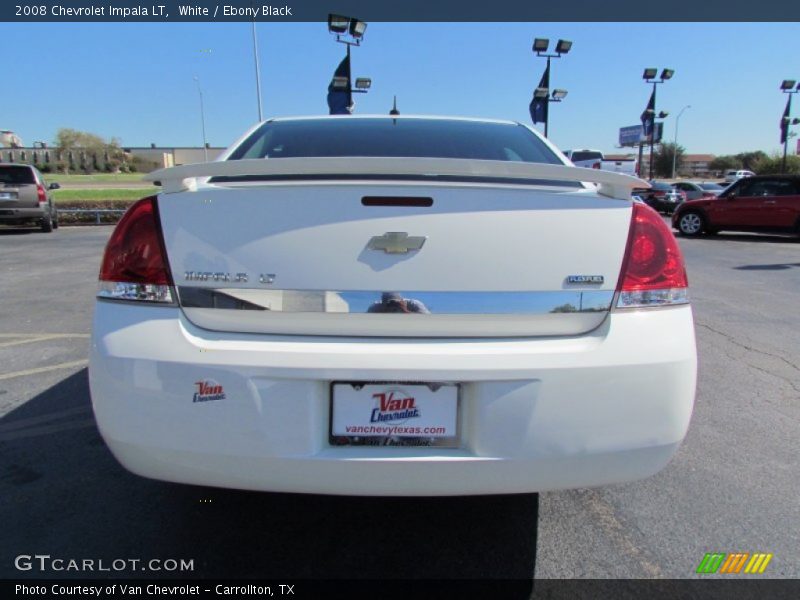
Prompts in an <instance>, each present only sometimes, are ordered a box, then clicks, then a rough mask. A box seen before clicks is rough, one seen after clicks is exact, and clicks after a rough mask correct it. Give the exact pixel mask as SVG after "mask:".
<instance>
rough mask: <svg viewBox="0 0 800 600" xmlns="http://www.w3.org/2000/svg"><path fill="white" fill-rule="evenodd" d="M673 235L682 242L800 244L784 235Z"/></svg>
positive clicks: (675, 232)
mask: <svg viewBox="0 0 800 600" xmlns="http://www.w3.org/2000/svg"><path fill="white" fill-rule="evenodd" d="M672 233H673V234H675V237H678V238H681V239H684V240H692V239H694V240H708V241H717V242H750V243H753V242H759V243H763V244H791V243H793V242H800V237H797V236H794V235H791V234H786V235H779V234H767V233H718V234H715V235H708V234H703V235H702V236H700V237H687V236H685V235H681V234H680V233H678V232H677V231H675V230H673V232H672Z"/></svg>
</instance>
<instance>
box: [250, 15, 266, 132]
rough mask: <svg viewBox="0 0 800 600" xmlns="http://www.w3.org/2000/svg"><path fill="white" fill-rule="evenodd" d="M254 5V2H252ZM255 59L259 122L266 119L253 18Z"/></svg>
mask: <svg viewBox="0 0 800 600" xmlns="http://www.w3.org/2000/svg"><path fill="white" fill-rule="evenodd" d="M251 5H252V3H251ZM253 59H254V60H255V63H256V99H257V102H258V121H259V123H260V122H261V121H263V120H264V116H263V114H262V113H261V69H260V68H259V65H258V39H257V38H256V20H255V18H254V19H253Z"/></svg>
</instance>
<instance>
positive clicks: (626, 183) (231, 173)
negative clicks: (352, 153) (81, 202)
mask: <svg viewBox="0 0 800 600" xmlns="http://www.w3.org/2000/svg"><path fill="white" fill-rule="evenodd" d="M258 175H295V176H296V175H300V176H302V175H314V176H317V177H318V176H325V175H331V176H333V175H336V176H341V175H353V176H358V175H404V176H408V175H422V176H425V175H427V176H435V175H441V176H449V177H458V176H462V177H491V178H494V179H496V178H503V179H509V180H514V179H549V180H557V181H577V182H585V183H594V184H597V185H598V186H599V189H598V193H599V194H602V195H603V196H608V197H609V198H619V199H621V200H630V198H631V190H633V188H649V187H650V184H649V183H647V182H646V181H643V180H641V179H638V178H636V177H631V176H630V175H623V174H621V173H614V172H611V171H602V170H599V169H585V168H583V167H572V166H566V165H551V164H542V163H526V162H512V161H502V160H468V159H460V158H383V157H381V158H376V157H346V158H340V157H336V158H275V159H263V158H255V159H245V160H224V161H214V162H206V163H197V164H191V165H181V166H179V167H170V168H168V169H159V170H158V171H153V172H152V173H148V174H147V175H145V177H144V180H145V181H154V182H160V183H161V185H162V186H163V192H164V193H165V194H171V193H175V192H183V191H194V190H196V189H197V179H202V178H205V177H240V176H258ZM510 183H511V182H510Z"/></svg>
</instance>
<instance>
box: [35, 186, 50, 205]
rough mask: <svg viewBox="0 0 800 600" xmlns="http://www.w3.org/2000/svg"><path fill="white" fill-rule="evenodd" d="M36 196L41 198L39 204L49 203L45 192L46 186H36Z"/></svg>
mask: <svg viewBox="0 0 800 600" xmlns="http://www.w3.org/2000/svg"><path fill="white" fill-rule="evenodd" d="M36 195H37V196H38V197H39V204H46V203H47V192H45V191H44V186H43V185H42V184H41V183H39V184H37V185H36Z"/></svg>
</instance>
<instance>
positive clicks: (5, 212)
mask: <svg viewBox="0 0 800 600" xmlns="http://www.w3.org/2000/svg"><path fill="white" fill-rule="evenodd" d="M46 214H47V210H45V209H44V208H39V207H36V208H6V207H4V206H3V205H2V204H0V223H20V222H22V221H34V220H41V219H44V217H45V215H46Z"/></svg>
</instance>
